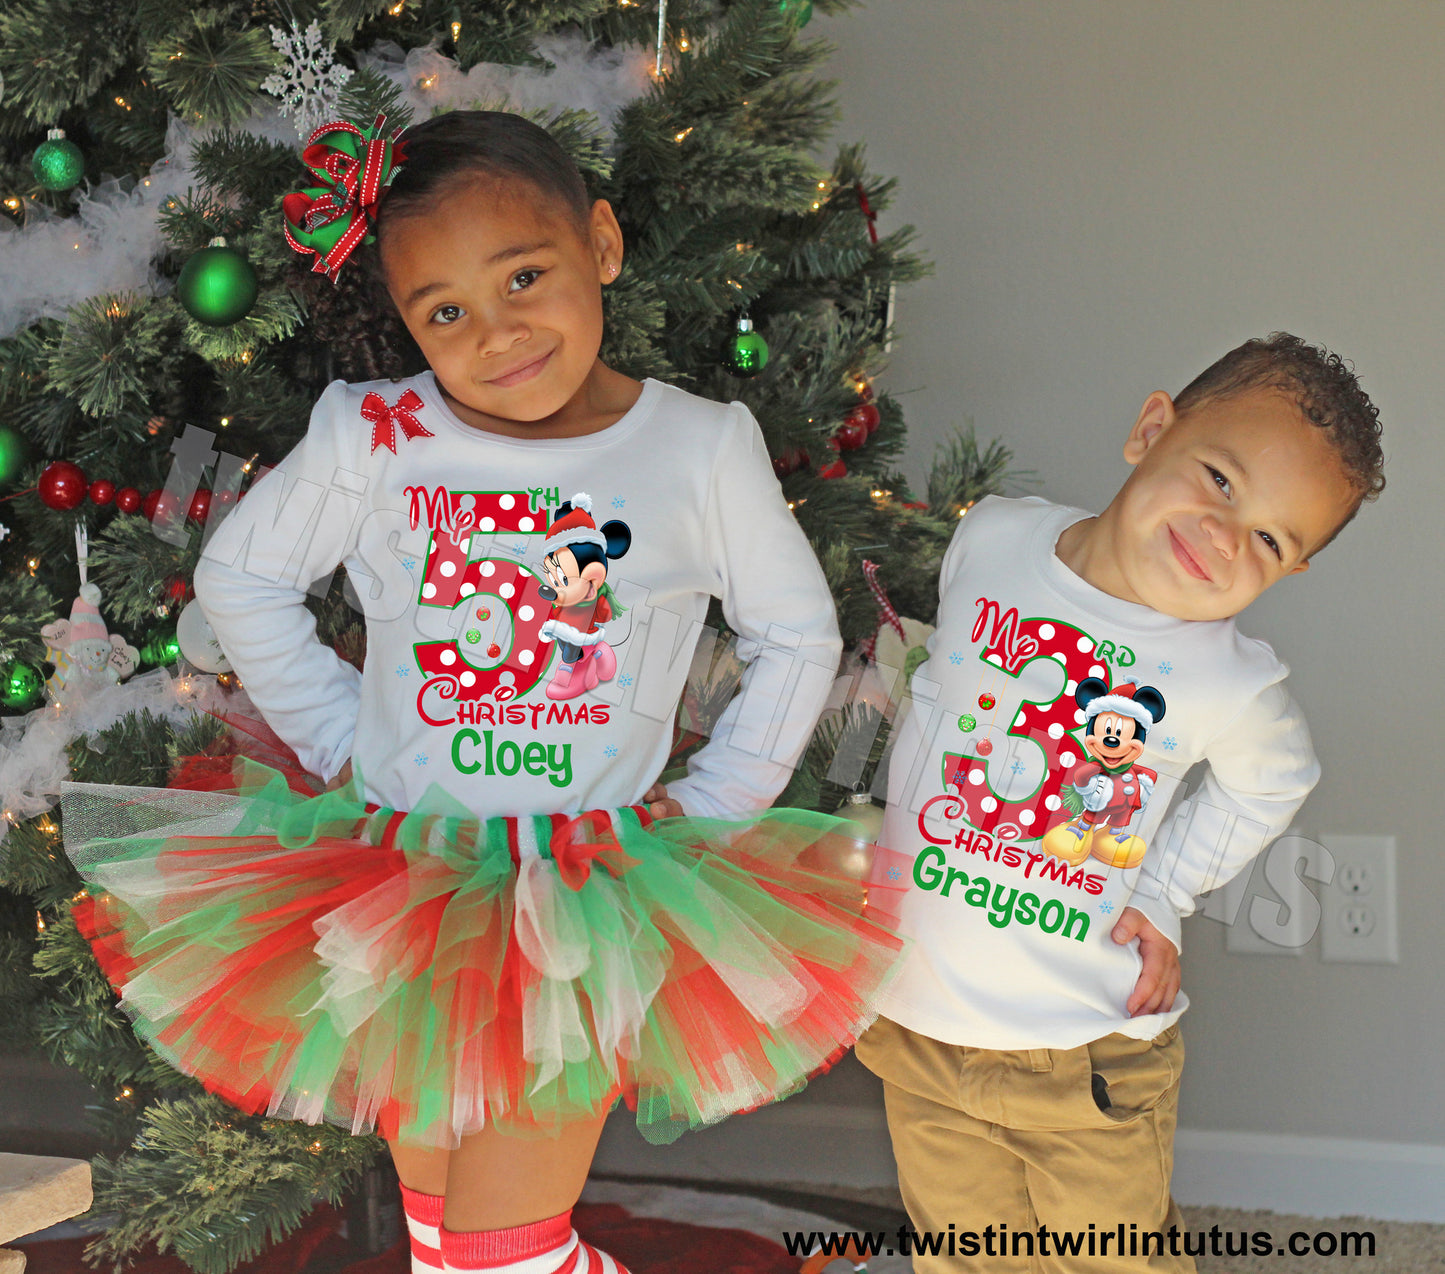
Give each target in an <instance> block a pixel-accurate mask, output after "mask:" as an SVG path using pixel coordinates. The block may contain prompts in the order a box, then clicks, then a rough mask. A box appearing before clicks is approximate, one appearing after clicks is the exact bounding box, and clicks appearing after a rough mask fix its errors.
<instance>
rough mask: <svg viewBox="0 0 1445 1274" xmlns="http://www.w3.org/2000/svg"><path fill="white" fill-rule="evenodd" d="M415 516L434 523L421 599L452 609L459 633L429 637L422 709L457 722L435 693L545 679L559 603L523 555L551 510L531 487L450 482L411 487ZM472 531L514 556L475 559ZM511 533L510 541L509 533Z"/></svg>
mask: <svg viewBox="0 0 1445 1274" xmlns="http://www.w3.org/2000/svg"><path fill="white" fill-rule="evenodd" d="M407 493H408V495H410V496H411V501H412V508H411V519H412V524H413V526H415V525H416V524H417V522H418V520H419V516H420V514H421V512H422V511H423V510H424V511H425V514H426V518H427V521H428V522H429V523H430V525H431V543H430V544H429V545H428V546H427V559H426V572H425V574H424V575H423V577H422V584H421V591H420V595H419V596H418V598H417V602H418V604H419V605H421V606H433V607H437V608H439V609H443V610H449V611H451V612H452V622H453V624H454V625H455V632H456V634H457V636H455V637H453V638H450V639H449V640H446V641H422V642H417V643H416V646H415V650H416V661H417V664H418V666H419V667H420V668H421V670H422V672H423V673H424V674H425V675H426V682H425V683H424V684H423V686H422V688H421V691H420V693H419V694H418V695H417V711H418V712H419V713H420V714H421V716H422V718H423V719H424V720H426V721H428V722H430V723H431V724H434V725H448V724H450V723H451V718H450V715H449V714H444V717H445V719H443V718H441V717H437V716H435V715H433V711H432V710H433V709H434V708H436V707H438V706H439V705H438V704H437V703H436V702H435V701H436V700H445V699H462V700H468V699H483V698H488V697H490V698H492V699H494V700H496V701H498V702H501V701H503V700H506V699H515V698H516V697H517V696H519V695H524V694H526V693H527V691H528V690H530V689H531V688H532V687H533V686H535V685H536V684H537V682H539V681H540V680H541V679H542V674H543V672H545V671H546V667H547V661H548V657H549V655H550V653H551V650H552V645H551V643H550V642H547V641H544V640H543V639H542V635H541V630H542V624H543V623H544V622H545V621H546V619H547V616H548V615H550V614H551V612H552V608H551V606H550V605H549V603H547V602H546V601H545V600H543V598H542V596H541V595H540V594H539V593H538V591H537V590H538V589H539V588H540V587H541V584H542V581H541V579H540V578H539V577H538V576H536V575H534V574H533V573H532V572H531V571H530V570H529V569H528V568H527V567H526V566H525V565H523V563H522V560H521V559H522V558H524V557H525V556H526V555H527V552H528V550H529V548H530V547H531V546H532V545H533V544H535V543H537V542H538V539H537V538H534V537H543V536H545V535H546V533H547V525H548V522H547V510H546V509H545V508H540V509H536V508H533V507H532V503H531V501H530V500H529V498H528V494H527V493H526V492H525V491H444V490H442V489H441V488H436V489H435V490H434V491H432V492H430V493H428V492H427V491H425V490H424V489H422V488H416V487H409V488H408V489H407ZM474 535H484V536H487V537H488V538H492V537H494V536H495V537H498V538H497V539H494V540H493V544H494V546H501V547H505V548H508V549H511V550H513V551H514V552H515V554H516V560H509V559H507V558H501V557H485V558H480V559H478V560H477V561H472V560H471V549H472V539H473V536H474ZM508 536H510V537H512V538H511V542H510V543H508V541H507V537H508Z"/></svg>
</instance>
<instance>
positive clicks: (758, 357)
mask: <svg viewBox="0 0 1445 1274" xmlns="http://www.w3.org/2000/svg"><path fill="white" fill-rule="evenodd" d="M722 365H723V367H724V368H726V369H727V370H728V371H730V372H731V373H732V374H733V375H734V376H743V377H748V376H756V375H757V374H758V373H759V372H760V371H762V370H763V368H764V367H766V366H767V365H768V343H767V341H766V340H764V339H763V334H762V333H761V332H755V331H753V324H752V320H751V319H739V320H738V330H737V331H736V332H734V333H733V334H732V337H731V338H730V339H729V340H728V343H727V344H726V345H725V346H723V352H722Z"/></svg>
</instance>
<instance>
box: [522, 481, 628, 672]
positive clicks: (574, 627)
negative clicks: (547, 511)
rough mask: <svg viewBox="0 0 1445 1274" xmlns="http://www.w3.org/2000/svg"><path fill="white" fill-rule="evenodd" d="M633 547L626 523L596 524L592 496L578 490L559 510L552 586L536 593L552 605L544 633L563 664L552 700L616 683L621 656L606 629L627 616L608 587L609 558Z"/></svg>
mask: <svg viewBox="0 0 1445 1274" xmlns="http://www.w3.org/2000/svg"><path fill="white" fill-rule="evenodd" d="M631 545H632V531H631V530H630V529H629V528H628V525H627V523H626V522H618V521H615V520H614V521H611V522H604V523H603V524H602V527H601V529H599V528H598V527H597V524H596V523H595V522H593V520H592V497H591V496H590V495H588V494H587V493H586V492H585V491H579V492H578V493H577V494H576V495H574V496H573V497H572V498H571V499H570V500H567V501H564V502H563V503H562V504H560V505H558V506H557V517H556V519H555V520H554V521H553V523H552V526H551V528H550V530H549V533H548V535H547V539H546V541H545V542H544V543H543V545H542V573H543V575H545V576H546V578H547V582H546V583H545V584H543V585H542V586H541V587H540V588H539V589H538V590H537V591H538V592H539V593H540V594H541V595H542V597H543V598H545V599H546V600H547V601H549V602H551V603H552V616H551V618H550V619H548V620H547V621H546V622H545V623H543V625H542V628H541V635H542V636H543V637H545V638H547V639H548V640H550V641H555V642H556V643H557V649H558V651H559V652H560V653H561V655H562V662H561V663H560V664H559V665H558V667H557V671H556V673H555V674H553V677H552V680H551V682H550V683H549V684H548V686H547V692H546V693H547V698H549V699H575V698H576V697H577V696H578V695H580V694H586V693H587V691H589V690H592V689H594V688H595V687H596V686H597V684H598V682H602V681H611V680H612V678H613V677H614V676H615V675H616V673H617V656H616V655H615V654H614V653H613V650H612V647H611V646H609V645H608V644H607V643H606V642H605V641H604V640H603V636H604V634H605V632H606V629H604V628H603V627H602V626H601V625H602V624H604V623H606V622H607V621H608V620H609V619H611V618H612V617H613V615H618V614H621V613H622V607H621V606H620V605H619V604H618V603H617V599H616V597H615V596H614V595H613V592H612V589H611V588H609V587H608V584H607V566H608V560H609V559H611V558H618V557H621V556H623V554H625V553H626V552H627V550H628V549H629V548H630V547H631Z"/></svg>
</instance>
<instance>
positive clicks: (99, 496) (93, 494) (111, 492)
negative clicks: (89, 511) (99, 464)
mask: <svg viewBox="0 0 1445 1274" xmlns="http://www.w3.org/2000/svg"><path fill="white" fill-rule="evenodd" d="M90 499H91V503H93V504H99V505H102V506H104V505H107V504H109V503H110V502H111V501H112V500H114V499H115V483H114V482H112V481H111V480H110V479H109V478H97V479H96V480H95V481H94V482H92V483H91V484H90Z"/></svg>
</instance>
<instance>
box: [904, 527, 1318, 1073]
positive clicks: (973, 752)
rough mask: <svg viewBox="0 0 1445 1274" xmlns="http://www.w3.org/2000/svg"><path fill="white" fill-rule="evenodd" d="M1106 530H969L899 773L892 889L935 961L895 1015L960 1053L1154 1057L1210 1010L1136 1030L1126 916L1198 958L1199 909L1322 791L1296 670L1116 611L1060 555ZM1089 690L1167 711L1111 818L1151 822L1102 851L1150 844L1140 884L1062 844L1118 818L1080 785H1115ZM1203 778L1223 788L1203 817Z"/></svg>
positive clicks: (1250, 644)
mask: <svg viewBox="0 0 1445 1274" xmlns="http://www.w3.org/2000/svg"><path fill="white" fill-rule="evenodd" d="M1088 516H1090V515H1089V514H1087V513H1085V512H1084V511H1083V510H1081V509H1071V508H1065V507H1061V506H1058V505H1054V504H1051V503H1048V502H1046V501H1044V500H1040V499H1034V498H1030V499H1022V500H1003V499H998V498H990V499H987V500H984V501H982V502H980V503H979V504H978V505H977V506H976V507H974V508H973V509H971V510H970V511H969V512H968V514H967V515H966V516H965V517H964V518H963V519H962V521H961V522H960V524H959V527H958V530H957V532H956V533H955V535H954V538H953V541H952V543H951V544H950V546H949V549H948V551H947V553H946V555H945V557H944V561H943V566H942V573H941V578H940V581H939V596H940V602H939V614H938V627H937V630H936V631H935V632H934V633H933V635H932V636H931V637H930V639H929V641H928V652H929V658H928V660H927V662H925V663H924V664H922V665H921V666H920V667H919V668H918V670H917V672H916V673H915V674H914V677H913V681H912V683H911V688H912V693H913V707H912V711H911V713H910V715H909V716H908V717H907V719H906V720H905V722H904V723H903V725H902V726H901V727H900V729H899V732H898V738H897V741H896V744H895V746H894V748H893V751H892V755H891V758H890V762H889V786H888V810H887V814H886V816H885V821H884V828H883V834H882V838H881V843H882V844H883V845H885V846H886V847H887V848H888V849H889V850H891V851H893V853H892V855H891V856H888V857H886V858H885V859H883V860H881V861H886V862H889V863H891V867H890V868H889V875H890V876H891V877H892V879H890V880H888V881H887V882H886V883H888V884H891V885H894V886H902V887H904V888H905V890H906V892H905V894H904V897H903V900H902V904H901V905H902V909H903V932H904V934H905V936H907V937H908V938H910V939H911V940H912V946H911V948H910V950H909V951H908V953H907V955H906V957H905V960H904V964H903V967H902V970H901V972H900V974H899V976H898V977H897V978H896V979H895V980H894V981H893V982H892V984H891V985H890V987H889V988H888V989H887V990H886V991H885V993H884V997H883V1000H882V1002H881V1004H880V1009H881V1011H882V1013H883V1014H884V1015H885V1016H886V1017H889V1018H892V1019H894V1020H895V1021H897V1022H899V1023H901V1024H902V1025H904V1026H906V1027H908V1028H910V1029H911V1030H914V1031H917V1032H919V1033H921V1034H923V1035H927V1036H931V1037H932V1038H934V1039H939V1040H943V1041H945V1042H948V1043H953V1044H963V1045H969V1046H973V1047H979V1048H995V1049H1022V1048H1073V1047H1077V1046H1078V1045H1080V1044H1084V1043H1087V1042H1089V1041H1091V1040H1095V1039H1099V1038H1102V1037H1103V1036H1105V1035H1109V1034H1111V1033H1113V1032H1119V1033H1121V1034H1124V1035H1128V1036H1133V1037H1135V1038H1139V1039H1150V1038H1153V1037H1154V1036H1155V1035H1157V1034H1158V1033H1159V1032H1160V1031H1162V1030H1164V1029H1165V1028H1166V1027H1167V1026H1169V1025H1170V1024H1172V1023H1173V1022H1175V1021H1176V1020H1177V1019H1178V1018H1179V1016H1180V1014H1182V1013H1183V1012H1184V1010H1185V1009H1186V1008H1187V1006H1188V999H1187V997H1186V996H1184V995H1183V994H1182V993H1181V994H1180V995H1179V997H1178V999H1177V1000H1176V1002H1175V1004H1174V1007H1173V1009H1172V1011H1170V1012H1168V1013H1156V1014H1149V1015H1144V1016H1140V1017H1133V1018H1131V1017H1129V1016H1128V1011H1127V1009H1126V1007H1125V1005H1126V1002H1127V1000H1128V998H1129V995H1130V994H1131V993H1132V991H1133V989H1134V986H1135V984H1136V982H1137V981H1138V977H1139V972H1140V969H1141V967H1142V962H1141V959H1140V956H1139V953H1138V943H1137V941H1131V942H1129V943H1127V944H1125V945H1120V944H1117V943H1115V942H1114V941H1113V938H1112V937H1111V931H1112V929H1113V927H1114V924H1115V923H1116V922H1117V920H1118V919H1119V916H1120V913H1121V912H1122V911H1123V910H1124V908H1125V907H1130V906H1132V907H1136V908H1138V909H1139V910H1140V911H1141V912H1143V913H1144V915H1145V916H1146V917H1147V918H1148V919H1149V920H1150V922H1151V923H1153V924H1154V925H1155V926H1156V927H1157V928H1158V929H1160V930H1161V931H1162V932H1163V933H1164V934H1165V935H1166V936H1167V937H1168V938H1169V939H1170V940H1171V941H1172V942H1173V943H1174V944H1175V946H1176V947H1177V946H1178V945H1179V941H1180V937H1179V935H1180V920H1181V918H1182V917H1183V916H1185V915H1188V914H1189V913H1190V912H1191V911H1193V909H1194V907H1195V899H1196V898H1197V896H1198V895H1199V894H1201V893H1203V892H1205V891H1207V890H1210V889H1213V888H1215V887H1217V886H1219V885H1222V884H1223V883H1225V882H1226V881H1227V880H1229V879H1230V878H1232V877H1233V876H1234V875H1236V874H1237V873H1238V872H1239V871H1240V870H1242V869H1243V868H1244V867H1245V866H1246V865H1248V863H1249V862H1250V861H1251V860H1252V858H1253V857H1254V856H1255V855H1256V854H1257V853H1258V852H1260V850H1261V849H1262V848H1263V847H1264V846H1265V845H1267V844H1268V843H1269V841H1271V840H1272V839H1273V838H1274V837H1275V836H1277V835H1278V834H1279V833H1280V832H1282V831H1283V830H1284V829H1285V828H1286V827H1287V826H1288V824H1289V822H1290V820H1291V819H1292V817H1293V816H1294V814H1295V812H1296V810H1297V809H1298V808H1299V806H1300V805H1301V803H1302V802H1303V801H1304V799H1305V797H1306V796H1307V795H1308V794H1309V792H1310V789H1311V788H1312V787H1313V786H1314V784H1315V782H1316V781H1317V779H1318V777H1319V767H1318V764H1317V762H1316V760H1315V756H1314V751H1313V749H1312V747H1311V744H1310V738H1309V732H1308V729H1307V727H1306V725H1305V722H1304V720H1303V718H1302V717H1301V715H1300V713H1299V711H1298V709H1297V707H1296V706H1295V704H1294V702H1293V701H1292V700H1291V698H1290V696H1289V694H1288V693H1287V692H1286V690H1285V686H1284V680H1285V677H1286V674H1287V671H1288V670H1287V669H1286V667H1285V665H1284V664H1283V663H1281V662H1280V660H1279V659H1278V658H1276V656H1275V654H1274V652H1273V650H1272V649H1271V648H1270V647H1269V646H1268V645H1267V644H1266V643H1264V642H1262V641H1256V640H1252V639H1250V638H1247V637H1244V636H1242V635H1241V634H1240V633H1239V632H1238V630H1237V629H1236V628H1235V625H1234V622H1233V620H1219V621H1214V622H1207V623H1201V622H1196V621H1188V620H1179V619H1174V618H1171V617H1170V616H1168V615H1163V614H1160V613H1159V612H1157V611H1154V610H1151V609H1150V608H1148V607H1145V606H1142V605H1138V604H1135V603H1132V602H1127V601H1123V600H1121V599H1119V598H1116V597H1112V596H1110V595H1108V594H1106V593H1103V592H1101V591H1100V590H1098V589H1096V588H1094V587H1093V586H1092V585H1090V584H1088V583H1086V582H1085V581H1084V580H1083V579H1081V578H1080V577H1079V576H1077V575H1075V574H1074V573H1073V572H1072V571H1071V570H1070V569H1069V568H1068V567H1067V566H1065V565H1064V563H1063V562H1062V561H1061V560H1060V559H1059V558H1058V557H1057V555H1056V554H1055V552H1054V547H1055V545H1056V544H1057V542H1058V538H1059V536H1060V534H1061V533H1062V532H1063V531H1064V529H1065V528H1066V527H1068V526H1070V525H1072V524H1073V523H1074V522H1076V521H1079V520H1080V519H1082V518H1086V517H1088ZM1089 677H1096V678H1100V679H1101V680H1103V681H1104V682H1105V683H1106V685H1107V686H1108V687H1109V688H1110V689H1111V690H1114V689H1118V690H1123V691H1125V693H1126V694H1127V690H1126V689H1125V688H1126V687H1135V688H1137V687H1142V686H1151V687H1153V688H1154V689H1156V690H1157V691H1158V692H1159V693H1160V695H1162V697H1163V699H1164V704H1165V706H1164V710H1163V715H1162V716H1161V717H1160V718H1159V719H1158V721H1157V723H1155V724H1153V725H1151V726H1148V727H1147V731H1146V737H1145V741H1144V746H1143V751H1142V754H1141V755H1140V756H1138V758H1137V760H1136V761H1135V762H1134V763H1133V764H1132V765H1131V766H1130V768H1129V769H1127V770H1123V769H1121V770H1120V771H1119V772H1118V773H1114V774H1112V775H1111V776H1106V777H1107V778H1108V791H1109V793H1110V794H1111V799H1113V800H1115V801H1117V802H1120V803H1121V804H1120V805H1119V808H1121V809H1130V808H1131V807H1132V812H1130V813H1129V814H1128V816H1127V819H1126V817H1125V816H1124V815H1115V817H1114V825H1113V826H1112V827H1111V828H1109V830H1108V831H1107V832H1105V833H1102V834H1099V836H1098V841H1097V843H1098V844H1099V845H1100V846H1101V848H1102V849H1103V850H1104V852H1105V853H1107V852H1108V851H1109V849H1110V848H1111V847H1112V846H1117V845H1122V844H1124V842H1123V841H1118V840H1113V838H1115V837H1119V836H1123V837H1125V838H1127V837H1128V836H1134V837H1137V838H1138V839H1139V841H1141V842H1142V843H1143V845H1144V846H1145V847H1146V848H1145V852H1144V856H1143V859H1142V862H1140V863H1139V864H1138V865H1137V866H1134V867H1132V868H1128V869H1124V868H1120V867H1118V866H1111V865H1109V864H1108V863H1107V862H1106V861H1104V860H1103V859H1102V858H1100V857H1096V856H1094V855H1092V854H1090V856H1088V857H1087V858H1085V859H1084V860H1083V862H1082V863H1079V864H1077V865H1073V864H1071V863H1070V862H1069V861H1068V860H1067V859H1066V858H1064V857H1061V856H1058V855H1054V854H1051V853H1048V852H1046V851H1045V848H1044V847H1045V837H1046V834H1047V833H1048V832H1049V831H1050V830H1052V829H1054V828H1055V827H1057V826H1058V825H1060V824H1063V823H1067V822H1069V821H1071V820H1077V819H1079V818H1080V817H1081V815H1082V814H1083V812H1084V811H1085V809H1086V803H1089V802H1091V803H1092V804H1093V805H1095V806H1099V805H1100V804H1101V802H1102V801H1103V799H1104V798H1103V796H1099V795H1097V792H1098V789H1097V788H1091V787H1090V784H1089V782H1087V781H1086V782H1076V781H1077V780H1078V779H1080V777H1081V774H1080V767H1081V766H1094V762H1093V758H1092V757H1091V755H1090V754H1089V752H1088V750H1087V749H1086V746H1085V744H1086V740H1087V735H1088V726H1087V722H1086V714H1085V712H1084V711H1083V710H1082V709H1081V708H1080V707H1079V705H1078V703H1077V701H1076V698H1075V692H1076V690H1077V688H1078V685H1079V683H1080V682H1081V681H1083V680H1084V679H1086V678H1089ZM1125 728H1126V730H1127V729H1128V728H1130V727H1129V726H1127V725H1126V727H1125ZM1095 746H1097V740H1096V741H1095ZM1199 762H1203V763H1204V770H1203V776H1202V780H1201V781H1200V783H1199V785H1198V787H1197V790H1196V791H1195V792H1193V793H1192V795H1191V796H1190V798H1189V799H1188V800H1187V801H1184V800H1181V799H1180V798H1181V796H1182V793H1183V788H1184V779H1185V775H1186V773H1187V772H1188V771H1189V770H1190V768H1191V767H1193V766H1194V765H1195V764H1196V763H1199ZM1094 768H1095V769H1098V768H1099V767H1097V766H1094ZM1092 772H1093V771H1086V772H1085V773H1084V774H1083V775H1082V777H1083V778H1085V779H1088V778H1089V775H1090V774H1091V773H1092ZM1091 817H1094V818H1102V817H1103V815H1091ZM1050 843H1057V838H1056V840H1055V841H1054V842H1050ZM1090 843H1094V842H1090Z"/></svg>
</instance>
